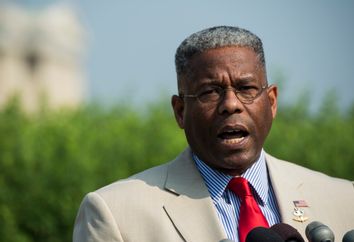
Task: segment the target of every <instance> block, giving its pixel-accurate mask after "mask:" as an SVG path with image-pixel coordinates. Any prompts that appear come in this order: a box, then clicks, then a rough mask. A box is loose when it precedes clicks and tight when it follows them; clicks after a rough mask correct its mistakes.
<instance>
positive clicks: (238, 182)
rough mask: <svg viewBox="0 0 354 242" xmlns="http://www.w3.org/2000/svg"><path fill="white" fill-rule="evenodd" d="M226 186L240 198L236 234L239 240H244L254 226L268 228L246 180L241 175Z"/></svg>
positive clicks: (241, 241) (242, 241)
mask: <svg viewBox="0 0 354 242" xmlns="http://www.w3.org/2000/svg"><path fill="white" fill-rule="evenodd" d="M228 188H229V189H230V190H231V191H233V192H234V193H235V194H236V195H237V196H238V197H239V198H240V199H241V207H240V218H239V220H238V236H239V239H240V242H245V241H246V236H247V234H248V233H249V232H250V231H251V230H252V229H253V228H255V227H259V226H261V227H265V228H269V225H268V222H267V220H266V218H265V217H264V215H263V213H262V211H261V209H260V208H259V207H258V204H257V202H256V200H254V197H253V195H252V192H251V190H250V187H249V185H248V181H247V180H246V179H245V178H242V177H235V178H232V179H231V181H230V182H229V185H228Z"/></svg>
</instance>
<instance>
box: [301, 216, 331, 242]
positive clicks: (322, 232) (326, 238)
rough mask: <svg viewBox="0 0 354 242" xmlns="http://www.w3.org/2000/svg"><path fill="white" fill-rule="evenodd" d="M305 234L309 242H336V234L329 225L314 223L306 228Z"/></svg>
mask: <svg viewBox="0 0 354 242" xmlns="http://www.w3.org/2000/svg"><path fill="white" fill-rule="evenodd" d="M305 234H306V237H307V239H308V240H309V242H334V234H333V232H332V230H331V229H330V228H328V226H327V225H324V224H323V223H320V222H318V221H314V222H311V223H309V224H308V225H307V226H306V230H305Z"/></svg>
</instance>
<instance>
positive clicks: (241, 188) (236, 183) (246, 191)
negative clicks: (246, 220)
mask: <svg viewBox="0 0 354 242" xmlns="http://www.w3.org/2000/svg"><path fill="white" fill-rule="evenodd" d="M228 188H229V189H230V190H231V191H233V192H234V193H235V194H236V195H237V196H239V197H240V198H243V197H245V196H253V195H252V193H251V189H250V187H249V185H248V181H247V180H246V179H245V178H243V177H234V178H232V179H231V180H230V182H229V184H228Z"/></svg>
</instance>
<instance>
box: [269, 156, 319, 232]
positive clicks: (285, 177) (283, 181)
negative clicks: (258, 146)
mask: <svg viewBox="0 0 354 242" xmlns="http://www.w3.org/2000/svg"><path fill="white" fill-rule="evenodd" d="M266 161H267V167H268V172H269V177H270V181H271V183H272V186H273V189H274V193H275V197H276V199H277V203H278V207H279V211H280V215H281V221H282V222H283V223H287V224H289V225H291V226H293V227H294V228H296V229H297V230H298V231H299V232H300V233H301V234H302V236H303V237H304V238H306V237H305V229H306V226H307V224H308V222H309V221H308V220H307V221H304V222H301V221H297V220H296V218H297V216H295V215H294V209H295V205H294V201H299V200H303V201H305V202H308V197H306V194H305V193H304V187H305V186H304V181H303V180H302V179H301V177H297V174H294V172H293V171H292V170H291V168H290V167H286V166H284V164H283V163H284V162H283V161H279V160H277V159H276V158H274V157H272V156H270V155H267V156H266ZM295 173H296V172H295ZM300 209H301V210H302V211H303V212H304V217H307V218H308V217H310V218H311V217H312V216H313V215H312V211H311V209H310V207H301V208H300Z"/></svg>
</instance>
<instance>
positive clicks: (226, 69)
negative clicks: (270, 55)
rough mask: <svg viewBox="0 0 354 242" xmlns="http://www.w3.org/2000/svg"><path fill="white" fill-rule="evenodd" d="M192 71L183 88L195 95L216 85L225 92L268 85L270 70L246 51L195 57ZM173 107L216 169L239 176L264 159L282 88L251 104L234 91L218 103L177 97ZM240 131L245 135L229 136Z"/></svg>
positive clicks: (200, 154) (198, 152) (197, 147)
mask: <svg viewBox="0 0 354 242" xmlns="http://www.w3.org/2000/svg"><path fill="white" fill-rule="evenodd" d="M189 68H190V71H189V73H188V75H184V76H183V77H182V78H181V81H180V86H179V89H180V91H181V92H182V93H185V94H186V93H187V94H194V93H196V91H197V90H199V89H200V88H201V87H202V86H203V85H206V84H210V82H212V83H213V84H216V85H219V86H222V87H224V88H227V87H239V86H240V85H258V86H263V85H266V84H267V78H266V71H265V69H264V67H263V66H262V65H261V63H260V62H259V60H258V58H257V55H256V53H255V52H254V51H253V50H252V49H249V48H246V47H236V46H233V47H223V48H216V49H211V50H207V51H204V52H202V53H200V54H196V55H195V56H193V57H192V59H191V61H190V63H189ZM172 107H173V109H174V113H175V117H176V120H177V123H178V125H179V127H180V128H182V129H184V131H185V135H186V138H187V141H188V143H189V145H190V147H191V149H192V150H193V152H194V153H195V154H196V155H197V156H198V157H199V158H200V159H202V160H203V161H204V162H205V163H207V164H208V165H209V166H211V167H213V168H214V169H217V170H220V171H222V172H224V173H227V174H230V175H233V176H237V175H241V174H242V173H243V172H244V171H245V170H246V169H247V168H249V167H250V166H251V165H252V164H253V163H254V162H255V161H256V160H257V159H258V158H259V156H260V152H261V150H262V147H263V144H264V141H265V139H266V137H267V135H268V133H269V131H270V128H271V125H272V121H273V119H274V117H275V115H276V110H277V88H276V86H273V85H271V86H269V87H268V88H266V89H265V90H264V91H263V92H262V94H261V95H260V96H259V97H257V98H256V99H255V100H254V101H253V102H252V103H250V104H243V103H241V102H240V101H239V100H238V98H237V97H236V95H235V94H234V93H233V92H232V91H227V92H226V94H225V96H224V98H223V100H221V101H220V102H219V103H215V104H210V103H209V104H206V103H201V102H200V101H198V99H196V98H184V99H183V98H180V97H179V96H177V95H174V96H173V97H172ZM240 130H241V131H242V133H241V134H242V135H240V134H238V135H225V132H233V131H235V132H236V131H237V132H239V131H240Z"/></svg>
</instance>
